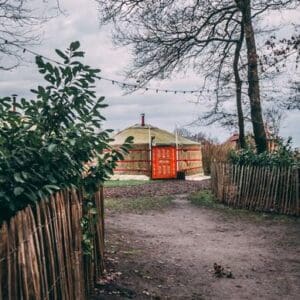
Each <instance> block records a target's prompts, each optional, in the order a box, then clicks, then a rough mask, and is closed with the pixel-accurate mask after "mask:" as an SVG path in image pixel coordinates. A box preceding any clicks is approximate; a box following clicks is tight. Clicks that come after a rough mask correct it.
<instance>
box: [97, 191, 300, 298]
mask: <svg viewBox="0 0 300 300" xmlns="http://www.w3.org/2000/svg"><path fill="white" fill-rule="evenodd" d="M106 221H107V230H108V233H107V239H108V244H107V248H108V256H109V257H110V260H109V262H108V267H109V268H111V269H115V270H116V271H118V272H120V273H121V274H120V276H118V277H117V279H116V281H115V282H114V284H113V287H111V289H112V290H111V291H109V292H108V291H106V292H105V295H103V296H101V293H100V292H99V295H98V297H97V298H96V299H127V298H135V299H272V300H273V299H274V300H276V299H278V300H279V299H280V300H282V299H299V297H300V296H299V295H300V222H299V221H293V220H289V221H286V220H284V221H282V220H273V219H268V218H266V219H257V220H256V219H253V218H248V217H245V216H240V215H238V214H237V215H235V214H225V213H224V212H222V211H218V210H213V209H206V208H200V207H195V206H193V205H191V204H190V203H189V202H188V201H187V200H186V195H185V194H184V195H178V196H176V199H175V200H174V204H173V205H172V206H171V207H170V208H169V209H167V210H166V211H165V212H163V213H161V212H151V213H148V214H144V215H139V214H128V213H127V214H124V213H123V214H108V216H107V220H106ZM214 263H217V264H220V265H222V266H223V267H224V268H225V270H226V271H227V272H229V269H230V270H231V272H232V274H233V276H234V278H226V277H224V278H217V277H216V276H215V275H214V270H213V265H214ZM102 292H103V291H102ZM110 294H112V295H110ZM117 294H120V295H119V296H117Z"/></svg>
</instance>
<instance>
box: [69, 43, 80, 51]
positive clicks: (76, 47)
mask: <svg viewBox="0 0 300 300" xmlns="http://www.w3.org/2000/svg"><path fill="white" fill-rule="evenodd" d="M79 47H80V43H79V42H78V41H75V42H72V43H71V45H70V50H71V51H76V50H77V49H78V48H79Z"/></svg>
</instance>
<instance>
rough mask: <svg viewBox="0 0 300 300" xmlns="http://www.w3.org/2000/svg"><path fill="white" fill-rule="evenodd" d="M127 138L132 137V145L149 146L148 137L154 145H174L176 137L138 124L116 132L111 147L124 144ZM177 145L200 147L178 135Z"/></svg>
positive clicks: (147, 125)
mask: <svg viewBox="0 0 300 300" xmlns="http://www.w3.org/2000/svg"><path fill="white" fill-rule="evenodd" d="M128 136H133V137H134V144H149V136H150V137H154V140H153V144H155V145H175V144H176V135H175V134H173V133H170V132H168V131H166V130H163V129H160V128H157V127H154V126H152V125H149V124H145V125H144V126H142V125H140V124H136V125H133V126H131V127H128V128H126V129H124V130H122V131H120V132H118V133H117V134H116V135H115V136H114V137H113V138H114V142H112V143H111V144H112V145H121V144H123V143H124V141H125V139H126V138H127V137H128ZM177 143H178V145H200V144H199V143H197V142H195V141H192V140H189V139H187V138H184V137H182V136H180V135H178V136H177Z"/></svg>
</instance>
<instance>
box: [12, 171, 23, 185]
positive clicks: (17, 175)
mask: <svg viewBox="0 0 300 300" xmlns="http://www.w3.org/2000/svg"><path fill="white" fill-rule="evenodd" d="M14 179H15V181H16V182H20V183H24V182H25V181H24V180H23V179H22V177H21V174H20V173H15V174H14Z"/></svg>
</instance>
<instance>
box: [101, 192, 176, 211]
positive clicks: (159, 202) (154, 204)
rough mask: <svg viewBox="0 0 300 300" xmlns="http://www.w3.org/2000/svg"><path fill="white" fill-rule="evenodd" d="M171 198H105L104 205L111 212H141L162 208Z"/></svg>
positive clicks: (169, 202) (167, 204) (168, 204)
mask: <svg viewBox="0 0 300 300" xmlns="http://www.w3.org/2000/svg"><path fill="white" fill-rule="evenodd" d="M172 199H173V198H172V197H170V196H162V197H139V198H125V199H124V198H123V199H106V200H105V207H106V209H108V210H110V211H112V212H132V213H139V214H142V213H145V212H147V211H152V210H163V209H164V208H167V207H168V206H170V205H171V203H172Z"/></svg>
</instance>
